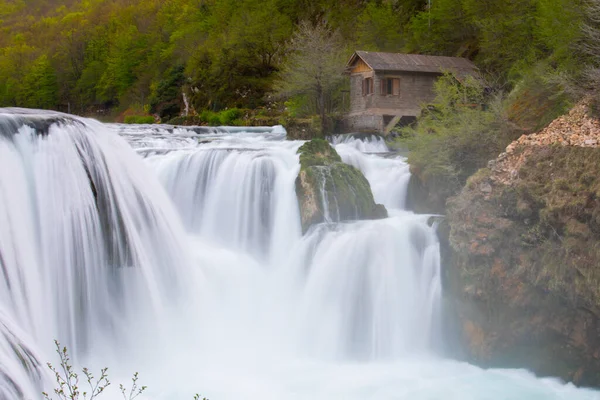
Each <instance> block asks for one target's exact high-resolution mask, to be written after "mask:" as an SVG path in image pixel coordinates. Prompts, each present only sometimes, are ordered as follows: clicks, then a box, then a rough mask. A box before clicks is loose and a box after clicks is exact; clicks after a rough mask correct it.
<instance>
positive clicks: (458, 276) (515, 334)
mask: <svg viewBox="0 0 600 400" xmlns="http://www.w3.org/2000/svg"><path fill="white" fill-rule="evenodd" d="M575 111H576V112H578V113H579V112H580V110H579V109H578V108H576V110H575ZM576 117H577V114H575V113H574V112H572V113H571V114H570V115H569V116H568V117H562V118H561V119H559V120H557V122H556V123H554V124H551V125H550V127H549V128H546V130H544V131H542V132H541V133H539V134H536V135H535V136H533V137H531V138H521V139H519V140H518V141H517V142H516V143H514V144H511V145H510V146H509V148H508V149H507V152H506V153H503V154H502V155H501V156H500V157H499V158H498V159H497V160H495V162H491V163H490V164H489V168H486V169H482V170H480V171H479V172H478V173H477V174H475V175H474V176H472V177H471V178H470V179H469V181H468V183H467V185H466V186H465V188H464V189H463V191H462V192H461V193H460V194H459V195H458V196H456V197H455V198H453V199H451V200H450V201H449V202H448V210H447V215H448V223H449V225H450V228H451V229H450V244H451V246H452V248H453V251H454V254H453V262H452V263H451V266H450V267H449V268H450V271H447V272H446V274H447V275H450V276H451V279H449V282H448V285H447V289H446V290H447V291H449V292H450V295H451V298H452V299H453V301H455V304H454V306H455V307H454V308H455V310H456V312H457V314H458V317H459V321H460V325H461V327H462V333H463V339H464V344H465V347H466V349H467V352H468V356H469V357H470V359H471V360H472V361H475V362H477V363H479V364H481V365H484V366H499V367H525V368H528V369H531V370H533V371H534V372H536V373H538V374H540V375H548V376H558V377H561V378H563V379H565V380H568V381H572V382H574V383H576V384H581V385H586V386H588V385H589V386H600V148H597V147H593V146H591V145H590V144H588V142H586V141H589V140H592V139H590V136H592V135H591V134H585V135H581V136H582V138H581V140H579V139H578V140H577V141H576V142H575V141H574V142H572V143H571V142H569V143H568V144H566V145H565V140H559V139H560V138H562V139H564V138H565V137H572V134H571V133H569V132H570V129H571V128H569V126H570V125H569V124H571V125H573V128H572V131H573V132H579V129H580V127H581V126H582V125H585V126H586V127H587V126H588V125H590V126H595V124H596V123H595V122H593V123H589V121H588V117H586V118H585V119H584V120H583V121H582V118H583V117H581V118H576ZM553 127H554V128H556V129H555V130H553ZM552 138H559V139H556V141H552Z"/></svg>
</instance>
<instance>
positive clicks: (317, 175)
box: [296, 139, 387, 232]
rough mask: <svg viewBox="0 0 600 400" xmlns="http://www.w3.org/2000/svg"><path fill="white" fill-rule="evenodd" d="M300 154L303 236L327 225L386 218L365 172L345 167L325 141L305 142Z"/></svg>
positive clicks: (298, 187) (299, 176)
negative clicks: (326, 223)
mask: <svg viewBox="0 0 600 400" xmlns="http://www.w3.org/2000/svg"><path fill="white" fill-rule="evenodd" d="M298 153H299V154H300V172H299V174H298V178H297V179H296V195H297V196H298V204H299V206H300V216H301V220H302V231H303V232H306V231H307V230H308V228H310V226H312V225H313V224H317V223H320V222H325V221H330V222H338V221H349V220H358V219H378V218H386V217H387V210H386V209H385V207H384V206H383V205H381V204H376V203H375V200H374V199H373V193H372V192H371V186H370V185H369V182H368V181H367V179H366V178H365V177H364V175H363V174H362V172H360V171H359V170H358V169H356V168H354V167H353V166H350V165H347V164H344V163H343V162H342V159H341V157H340V156H339V154H337V152H336V151H335V149H334V148H333V147H331V145H329V143H328V142H327V141H326V140H323V139H313V140H311V141H310V142H306V143H305V144H304V145H302V147H300V149H298Z"/></svg>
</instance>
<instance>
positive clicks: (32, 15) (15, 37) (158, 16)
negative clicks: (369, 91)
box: [0, 0, 598, 128]
mask: <svg viewBox="0 0 600 400" xmlns="http://www.w3.org/2000/svg"><path fill="white" fill-rule="evenodd" d="M594 1H596V0H590V1H584V0H575V1H568V0H525V1H514V0H497V1H492V2H490V1H483V2H482V1H479V0H435V1H432V2H431V8H430V9H429V8H428V7H427V2H426V1H423V0H398V1H379V0H364V1H356V0H340V1H335V2H334V1H331V0H315V1H308V0H265V1H258V0H241V1H238V0H211V1H197V0H169V1H159V0H114V1H110V2H106V1H83V2H79V1H67V2H63V3H61V5H60V7H56V4H54V3H53V2H45V1H41V0H32V1H28V2H24V1H22V0H19V1H10V2H8V3H6V4H4V3H3V4H2V5H0V106H15V105H18V106H28V107H44V108H56V107H62V108H65V107H66V105H67V104H69V105H70V108H71V110H72V112H76V113H84V114H85V113H89V112H97V111H98V110H102V112H106V111H107V109H111V108H112V109H117V110H115V111H118V112H116V113H115V114H118V113H120V112H121V111H123V110H125V109H127V108H129V107H130V106H131V104H134V103H138V104H142V105H146V104H149V105H150V106H151V109H152V112H153V113H156V114H158V115H159V116H160V117H161V118H162V119H163V120H169V119H172V118H174V117H176V116H177V115H179V114H180V113H181V109H182V108H183V107H184V105H183V97H182V93H186V95H187V97H188V99H189V103H190V109H191V110H194V109H196V110H211V111H215V112H217V111H220V110H223V109H227V108H229V109H231V108H249V109H254V108H258V107H262V106H265V105H266V103H267V102H268V101H269V100H268V97H267V96H268V95H269V93H273V92H277V93H280V94H284V95H285V97H286V98H288V99H291V102H292V103H293V104H294V105H295V106H296V107H295V108H294V106H291V107H289V109H290V112H291V113H292V114H296V116H297V117H306V116H310V115H313V114H318V115H320V117H321V121H326V118H325V116H326V114H331V113H335V112H339V111H344V110H343V109H342V107H341V106H342V101H341V99H342V92H341V90H343V89H345V88H346V83H345V81H344V79H343V77H342V75H341V72H342V70H343V67H344V65H345V62H346V61H347V57H348V56H349V55H350V53H351V52H352V51H353V50H356V49H363V50H378V51H403V52H417V53H425V54H436V55H452V56H455V55H459V56H466V57H469V58H471V59H473V60H474V61H476V62H477V64H478V66H480V67H481V68H482V70H483V71H484V72H485V73H490V74H492V76H493V77H492V79H490V81H491V82H494V86H495V87H501V88H503V89H505V90H506V89H511V88H512V87H513V86H515V85H516V84H518V83H519V82H520V81H521V79H523V77H524V75H525V74H527V73H528V71H530V70H531V68H532V67H533V66H535V65H537V64H538V63H539V62H540V61H545V62H547V63H548V65H551V66H552V67H553V68H554V69H556V70H557V71H559V72H560V73H563V74H566V75H567V76H568V77H573V76H575V77H577V76H578V74H579V73H580V72H581V71H582V70H583V69H585V66H586V64H589V63H592V64H593V63H595V61H594V60H595V58H594V57H593V55H590V54H592V53H593V54H597V53H598V52H597V51H595V50H594V51H593V52H585V51H581V47H580V46H579V45H580V44H581V43H588V45H589V46H591V47H594V46H593V43H595V42H597V41H596V40H592V39H593V38H594V35H592V36H591V37H589V35H588V36H586V35H585V34H582V33H581V30H580V28H579V27H580V26H581V23H582V21H588V22H589V24H588V25H592V26H593V25H594V24H596V23H595V22H594V21H597V18H595V17H594V16H592V17H590V15H588V14H589V10H590V6H589V3H594ZM592 8H593V7H592ZM320 21H326V24H325V23H323V22H320ZM590 21H591V22H590ZM556 32H560V34H557V33H556ZM316 39H318V40H316ZM588 39H589V40H588ZM589 46H588V47H589ZM302 60H307V62H302ZM303 66H304V67H306V68H303ZM309 67H310V68H312V69H310V68H309ZM302 71H304V72H302ZM315 72H318V73H317V74H315ZM315 82H318V84H315ZM38 90H40V93H39V94H38V93H36V92H37V91H38ZM321 93H322V96H321ZM212 122H213V123H215V122H216V121H214V120H213V121H212ZM323 123H324V124H325V122H323ZM322 128H325V126H323V127H322Z"/></svg>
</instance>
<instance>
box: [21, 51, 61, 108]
mask: <svg viewBox="0 0 600 400" xmlns="http://www.w3.org/2000/svg"><path fill="white" fill-rule="evenodd" d="M57 96H58V85H57V82H56V74H55V71H54V68H53V67H52V65H51V64H50V61H49V60H48V57H47V56H46V55H45V54H44V55H42V56H40V57H39V58H38V59H37V60H35V62H34V63H33V65H32V66H31V68H29V70H28V72H27V73H26V74H25V76H24V78H23V82H22V86H21V94H20V105H22V106H24V107H31V108H45V109H52V108H55V107H56V105H57Z"/></svg>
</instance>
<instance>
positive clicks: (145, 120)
mask: <svg viewBox="0 0 600 400" xmlns="http://www.w3.org/2000/svg"><path fill="white" fill-rule="evenodd" d="M125 123H126V124H153V123H154V117H153V116H151V115H128V116H126V117H125Z"/></svg>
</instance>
